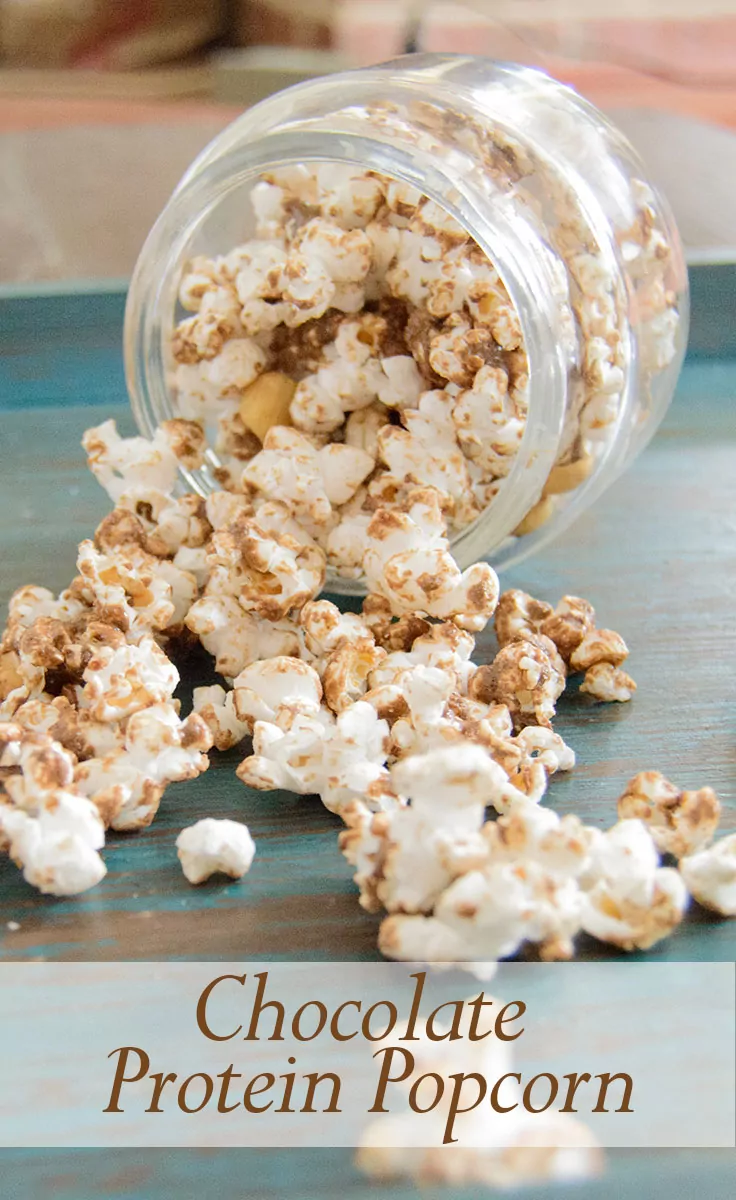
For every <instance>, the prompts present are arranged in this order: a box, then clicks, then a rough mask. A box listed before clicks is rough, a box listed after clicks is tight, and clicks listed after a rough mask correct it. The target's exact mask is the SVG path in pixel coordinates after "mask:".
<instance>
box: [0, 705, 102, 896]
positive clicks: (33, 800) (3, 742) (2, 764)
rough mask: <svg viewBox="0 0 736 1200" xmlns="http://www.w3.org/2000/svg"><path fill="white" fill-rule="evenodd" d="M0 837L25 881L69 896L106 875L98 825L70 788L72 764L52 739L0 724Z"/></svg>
mask: <svg viewBox="0 0 736 1200" xmlns="http://www.w3.org/2000/svg"><path fill="white" fill-rule="evenodd" d="M0 835H2V839H3V840H4V841H5V842H6V845H7V849H8V852H9V854H10V856H11V858H12V859H13V860H14V861H15V862H16V863H17V865H18V866H19V867H22V869H23V875H24V878H25V879H26V880H27V881H28V883H30V884H31V885H32V886H33V887H36V888H38V889H39V891H41V892H45V893H47V894H50V895H54V896H71V895H76V894H77V893H78V892H83V891H86V890H87V889H88V888H90V887H93V886H94V885H95V884H96V883H99V881H100V880H101V879H102V878H103V876H104V875H105V870H106V868H105V864H104V862H103V861H102V859H101V857H100V855H99V854H98V853H97V851H98V850H100V848H101V847H102V846H103V845H104V841H105V833H104V828H103V825H102V822H101V821H100V818H99V816H98V815H97V811H96V809H95V808H94V806H93V805H92V804H90V803H89V801H88V800H86V799H85V798H84V797H83V796H81V795H80V794H79V792H78V791H77V790H76V788H75V786H74V760H73V758H72V756H71V755H70V754H69V753H68V752H67V751H66V750H64V749H63V748H62V747H61V746H60V745H59V744H58V743H57V742H54V741H53V740H52V739H51V738H50V737H48V736H45V735H43V734H39V733H33V732H30V731H28V730H26V729H23V728H22V727H21V726H20V725H18V724H15V723H8V722H6V723H0Z"/></svg>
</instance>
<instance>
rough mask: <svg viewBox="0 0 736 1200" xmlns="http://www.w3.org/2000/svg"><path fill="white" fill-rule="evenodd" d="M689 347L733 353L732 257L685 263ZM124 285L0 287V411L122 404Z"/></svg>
mask: <svg viewBox="0 0 736 1200" xmlns="http://www.w3.org/2000/svg"><path fill="white" fill-rule="evenodd" d="M690 286H691V308H692V317H691V331H690V346H689V354H690V356H691V357H694V356H698V355H704V356H713V357H723V356H724V355H726V354H728V355H731V356H734V355H736V326H735V325H734V322H733V320H732V315H733V313H734V311H736V264H734V263H721V264H708V265H701V266H695V267H691V268H690ZM124 310H125V284H124V282H122V281H114V282H112V283H111V284H109V285H108V286H106V287H104V288H102V287H101V286H100V284H99V283H98V284H94V283H89V284H77V285H73V284H70V285H65V284H44V285H39V286H38V287H37V288H36V289H35V290H34V288H32V287H27V286H26V287H10V288H9V287H6V288H2V287H0V411H1V410H3V409H17V408H30V407H53V406H55V405H63V406H66V405H68V404H73V405H77V404H125V403H126V402H127V394H126V391H125V380H124V376H123V369H122V358H121V332H122V327H123V313H124Z"/></svg>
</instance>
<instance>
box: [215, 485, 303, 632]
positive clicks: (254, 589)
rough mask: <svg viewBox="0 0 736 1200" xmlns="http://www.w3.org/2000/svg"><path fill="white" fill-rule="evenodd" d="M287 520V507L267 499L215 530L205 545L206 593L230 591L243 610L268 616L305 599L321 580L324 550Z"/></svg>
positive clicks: (288, 610) (279, 615)
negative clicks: (253, 511)
mask: <svg viewBox="0 0 736 1200" xmlns="http://www.w3.org/2000/svg"><path fill="white" fill-rule="evenodd" d="M287 522H288V510H287V509H286V508H285V507H284V506H283V505H280V504H272V505H270V506H269V508H268V509H266V507H265V506H262V507H261V508H260V509H259V511H258V513H257V514H256V516H255V517H246V516H245V515H241V516H238V517H236V518H235V519H234V520H233V521H231V523H230V524H229V525H226V526H225V527H224V528H222V529H218V530H216V531H215V532H214V533H213V535H212V538H211V539H210V543H209V547H208V551H207V566H208V569H209V579H208V582H207V586H206V589H205V592H206V595H211V596H223V595H231V596H234V597H235V598H236V599H237V601H238V604H239V606H240V608H241V609H242V610H243V612H252V613H254V614H255V615H256V616H257V617H262V618H266V619H269V620H272V621H279V620H281V619H282V618H284V617H287V616H288V615H289V614H290V613H291V612H293V611H297V610H298V609H300V608H301V607H302V606H303V605H304V604H305V603H306V601H307V600H310V599H311V598H312V597H313V596H314V595H315V594H316V593H317V592H318V591H319V590H320V589H321V587H322V583H323V582H324V571H325V556H324V552H323V551H322V550H320V548H319V547H318V546H315V544H314V543H313V542H312V540H311V538H309V537H308V536H307V535H305V534H304V533H302V532H301V531H299V536H298V537H294V536H293V534H292V532H291V528H290V527H287V528H284V526H285V525H286V524H287ZM279 526H281V528H282V529H283V532H281V533H278V532H276V529H277V528H278V527H279Z"/></svg>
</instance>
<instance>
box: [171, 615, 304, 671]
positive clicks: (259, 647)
mask: <svg viewBox="0 0 736 1200" xmlns="http://www.w3.org/2000/svg"><path fill="white" fill-rule="evenodd" d="M185 624H186V626H187V629H190V630H191V631H192V633H195V634H196V635H197V637H198V638H199V639H200V641H201V643H202V645H203V646H204V648H205V650H207V652H208V653H209V654H211V655H212V656H213V658H214V659H215V669H216V670H217V671H218V673H219V674H220V675H224V676H225V678H226V679H234V678H235V676H236V675H239V674H240V672H241V671H242V670H243V668H244V667H247V666H248V665H249V664H250V663H253V662H256V661H257V660H258V659H260V658H273V657H276V656H278V655H283V654H286V655H292V654H296V655H298V653H299V635H298V632H297V629H296V627H295V626H294V624H293V623H292V622H291V621H290V620H282V621H270V620H264V619H262V618H261V617H257V616H254V614H253V613H250V612H245V611H244V610H243V609H242V608H241V606H240V604H239V603H238V601H237V600H236V599H235V597H234V596H219V595H207V596H203V597H202V598H201V599H200V600H197V601H195V603H194V604H193V605H192V607H191V608H190V609H189V612H188V613H187V615H186V619H185Z"/></svg>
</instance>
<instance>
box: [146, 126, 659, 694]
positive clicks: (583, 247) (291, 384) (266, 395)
mask: <svg viewBox="0 0 736 1200" xmlns="http://www.w3.org/2000/svg"><path fill="white" fill-rule="evenodd" d="M426 107H427V108H431V106H426ZM366 115H367V117H368V119H370V120H372V121H374V122H376V121H377V122H378V123H379V124H381V125H383V126H386V124H388V127H389V128H390V127H391V123H392V121H393V120H396V121H399V117H398V116H396V115H395V114H394V115H392V114H391V113H390V112H389V113H383V112H378V113H376V112H373V113H367V114H366ZM425 115H426V114H425ZM401 133H402V136H405V134H406V129H405V127H404V126H403V125H402V129H401ZM466 134H467V136H474V137H476V138H477V139H479V144H478V147H477V148H476V149H477V153H478V154H479V155H480V159H479V161H485V158H487V157H488V154H489V153H491V152H492V151H491V147H494V146H495V143H494V142H493V140H492V135H491V134H490V133H489V132H488V131H486V132H485V133H483V132H482V131H481V130H480V129H479V128H477V129H476V128H475V126H473V125H472V123H471V125H470V126H469V127H468V129H467V131H466ZM496 136H497V135H496ZM424 138H425V141H426V143H427V144H426V146H425V148H427V149H431V148H432V137H431V132H429V131H428V130H425V133H424ZM489 138H491V141H490V142H489V141H488V139H489ZM497 158H498V154H497V151H496V153H495V158H494V162H496V159H497ZM517 165H518V164H517ZM508 170H509V171H512V167H511V166H510V165H509V166H508ZM493 174H494V175H496V176H497V174H498V169H497V163H496V169H495V171H494V172H493ZM527 176H529V178H530V180H531V181H532V182H530V183H529V185H528V186H529V187H530V188H531V187H532V186H533V181H534V180H536V179H538V178H542V179H543V182H544V189H543V190H545V194H547V195H549V197H550V199H551V203H552V205H553V209H554V214H555V215H554V219H552V225H551V228H552V231H553V233H552V241H551V244H550V246H549V257H550V262H549V270H550V273H551V277H552V278H553V279H554V280H555V281H556V282H555V292H556V298H557V302H558V307H559V322H560V329H561V330H562V331H564V334H561V336H563V340H564V342H565V346H564V349H565V355H566V359H567V361H568V369H569V377H570V388H569V390H570V402H569V408H568V412H567V415H566V419H565V426H564V430H563V433H562V437H561V441H560V445H559V448H558V455H557V461H556V463H555V465H554V467H553V469H552V471H551V473H550V475H549V477H548V479H547V481H546V483H545V485H544V488H543V491H542V493H541V495H540V496H539V497H538V498H537V500H536V502H535V503H534V504H533V506H532V508H531V510H530V511H529V512H528V513H527V515H526V517H525V518H524V520H523V521H522V522H521V524H520V525H519V527H518V528H517V529H516V530H515V536H523V535H524V534H526V533H531V532H533V531H534V530H535V529H537V528H539V527H540V526H541V525H542V524H544V523H545V522H546V521H547V520H549V518H550V517H551V516H552V515H553V513H554V511H555V509H556V507H557V506H558V503H561V502H564V501H563V500H562V497H563V496H564V494H566V493H569V492H571V491H573V490H574V489H575V488H577V487H579V486H580V485H582V484H583V483H584V482H585V480H586V479H587V478H588V477H589V476H590V475H591V473H592V472H593V471H594V469H595V467H596V462H597V460H598V459H599V458H600V457H601V455H602V454H603V452H604V449H605V443H606V442H607V441H608V440H610V438H612V437H613V436H614V434H615V429H616V424H617V420H618V416H619V413H620V410H621V402H622V395H623V389H624V386H625V364H624V360H623V354H624V351H623V345H624V339H623V338H622V333H621V328H622V322H624V321H625V320H626V319H628V318H627V314H626V312H625V306H624V304H623V301H622V298H621V297H619V296H617V294H616V289H615V281H614V280H613V278H612V276H611V272H610V266H609V265H607V262H606V257H605V254H604V253H603V252H602V251H600V250H599V248H598V246H597V243H596V241H595V237H594V235H593V232H592V230H591V229H590V227H589V225H588V224H587V223H586V220H585V218H584V215H583V214H582V213H581V212H580V211H579V208H578V207H577V206H576V204H575V202H574V198H572V197H571V196H569V195H568V193H567V191H564V192H561V191H560V185H559V183H558V182H557V181H556V179H555V178H554V177H553V176H552V175H551V174H550V172H549V169H548V168H547V167H546V166H544V165H543V164H541V163H537V162H534V163H531V162H530V163H527V164H526V166H524V167H523V169H521V168H519V169H518V170H515V171H514V172H513V181H511V180H509V186H512V185H513V187H514V189H515V191H516V193H517V194H518V200H519V203H520V204H528V203H530V200H529V197H528V196H526V193H525V188H526V187H527V185H526V183H525V179H526V177H527ZM490 177H491V176H490V175H489V178H490ZM251 205H252V209H253V212H254V216H255V234H256V236H255V237H254V238H252V239H251V240H249V241H247V242H245V243H243V244H242V245H239V246H236V247H235V248H233V249H231V250H230V251H229V252H228V253H226V254H224V255H221V256H219V257H216V258H205V257H198V258H195V259H193V260H192V261H191V262H190V263H189V264H188V265H187V267H186V268H185V270H184V273H183V276H182V279H181V283H180V287H179V300H180V303H181V306H182V308H183V309H184V310H186V311H187V312H188V313H190V314H191V315H189V316H186V317H184V318H183V319H181V320H180V321H179V322H178V324H177V325H176V328H175V329H174V331H173V335H172V339H171V346H170V359H171V361H170V378H169V384H170V391H171V395H172V397H173V404H174V408H175V411H176V412H178V413H179V414H180V416H181V417H182V418H184V419H186V420H187V421H191V422H194V423H196V424H197V425H198V427H199V429H200V431H201V436H202V438H203V439H206V441H207V444H208V448H209V453H208V456H207V472H206V477H207V478H208V480H209V482H210V483H215V484H216V485H217V486H219V487H221V488H223V489H224V490H226V491H228V492H231V493H233V494H235V495H240V496H245V497H246V498H247V499H248V500H249V501H251V502H253V503H259V504H260V503H261V502H262V501H263V500H272V501H278V502H279V503H280V504H283V505H284V506H285V507H286V509H287V510H288V514H289V516H290V517H292V518H294V519H295V520H296V521H298V522H299V525H300V526H301V529H302V531H303V532H304V533H307V534H308V535H309V537H310V538H311V539H313V541H314V542H315V543H316V544H317V545H318V546H319V547H320V548H321V549H322V550H323V551H324V552H325V554H326V556H327V563H328V566H329V568H330V570H331V571H332V572H333V573H334V574H335V575H337V576H342V577H343V578H365V577H366V576H367V575H368V565H367V564H366V563H364V561H363V551H364V545H365V536H366V531H367V529H368V526H369V524H370V523H371V521H372V520H373V517H374V515H375V513H376V512H378V511H384V512H385V511H388V512H391V513H404V512H406V511H407V504H408V497H409V495H410V494H411V492H412V491H413V490H414V489H416V488H433V489H434V490H435V493H436V496H437V500H438V503H439V507H440V510H441V513H442V516H443V520H444V523H445V525H446V530H447V533H448V534H449V535H450V536H451V537H452V536H454V535H456V534H458V533H459V532H460V531H461V530H463V529H464V528H466V527H467V526H468V525H470V524H471V523H472V522H473V521H474V520H475V519H476V518H477V517H479V516H480V515H481V513H482V512H483V511H484V510H486V509H487V508H488V506H489V505H491V504H493V502H494V500H495V498H496V496H497V494H498V492H499V490H500V488H501V486H502V484H503V481H504V479H505V478H506V477H507V476H508V475H509V472H510V471H511V468H512V466H513V463H514V460H515V458H516V455H517V453H518V450H519V447H520V445H521V441H522V437H523V435H524V431H525V427H526V422H527V416H528V402H529V401H528V383H529V376H528V361H527V354H526V349H525V345H524V339H523V335H522V329H521V325H520V321H519V317H518V314H517V312H516V309H515V308H514V306H513V304H512V302H511V300H510V298H509V295H508V293H507V291H506V289H505V287H504V284H503V282H502V281H501V279H500V277H499V275H498V273H497V271H496V270H495V268H494V266H493V264H492V263H491V262H490V260H489V259H488V258H487V256H486V255H485V254H484V253H483V252H482V250H481V249H480V247H479V246H478V244H477V243H476V242H475V241H474V240H473V238H472V237H470V236H469V234H468V233H467V231H466V230H465V229H464V228H463V227H462V226H461V225H459V224H458V223H457V222H456V221H455V220H454V219H453V218H452V217H451V216H449V215H448V214H447V213H446V212H445V211H444V210H443V209H442V208H440V207H439V206H438V205H437V204H436V203H435V202H434V201H432V200H430V199H429V198H428V197H426V196H424V195H422V193H421V192H419V191H418V190H417V189H416V188H414V187H410V186H409V185H407V184H403V183H400V182H398V181H396V180H393V179H390V178H389V177H387V176H383V175H380V174H378V173H377V172H374V171H367V172H363V171H360V170H359V169H357V168H352V167H349V166H342V165H339V164H334V163H332V164H329V163H328V164H323V165H318V166H315V167H309V168H308V167H306V166H293V167H289V168H284V169H282V170H279V171H275V172H272V173H270V174H267V175H265V176H263V177H262V178H261V180H260V182H258V183H257V184H256V185H255V186H254V188H253V189H252V193H251ZM653 205H654V198H653V196H652V194H651V193H650V192H649V191H648V190H647V188H646V187H645V186H644V185H643V184H640V185H639V184H637V189H636V196H635V213H636V218H635V221H634V224H633V225H632V227H631V228H628V229H626V230H622V231H621V233H620V237H621V241H622V253H624V254H625V259H626V263H627V267H628V269H630V271H631V273H632V278H634V279H635V282H634V283H632V289H639V290H638V291H637V304H638V306H639V307H638V312H639V314H640V315H641V314H642V313H644V312H645V310H646V314H647V315H648V324H647V326H646V329H645V330H644V335H643V344H644V355H643V357H644V359H645V360H646V361H647V362H648V363H649V367H648V368H647V370H650V373H651V375H652V376H653V375H654V374H656V373H657V372H658V371H661V370H663V369H664V368H665V367H666V366H667V365H668V364H669V363H670V362H671V361H672V360H673V358H674V356H675V353H676V346H675V337H674V335H675V331H676V328H677V323H678V314H677V311H676V308H675V301H674V298H673V296H672V294H671V293H669V292H668V291H667V289H666V287H665V284H664V280H665V278H666V274H667V270H668V264H669V256H670V250H669V247H668V245H667V242H666V241H665V239H664V236H663V234H662V232H661V230H660V229H659V227H658V224H657V215H656V212H655V208H654V207H653ZM639 292H641V295H640V294H639ZM657 323H658V324H657ZM655 326H656V330H659V334H657V333H656V330H655ZM660 326H661V329H660ZM199 465H201V464H199ZM368 584H369V586H370V587H371V588H372V587H373V584H372V581H371V579H370V578H368ZM609 665H611V666H612V665H613V664H609ZM590 683H591V686H592V688H593V689H595V690H594V694H599V693H601V692H602V691H606V690H607V691H609V692H611V693H613V692H615V691H616V690H617V688H618V687H619V685H618V683H617V682H616V680H615V677H614V676H613V674H612V671H611V670H606V671H597V672H594V674H593V676H592V677H591V681H590ZM621 686H623V687H625V686H626V685H625V683H624V684H622V685H621Z"/></svg>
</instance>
